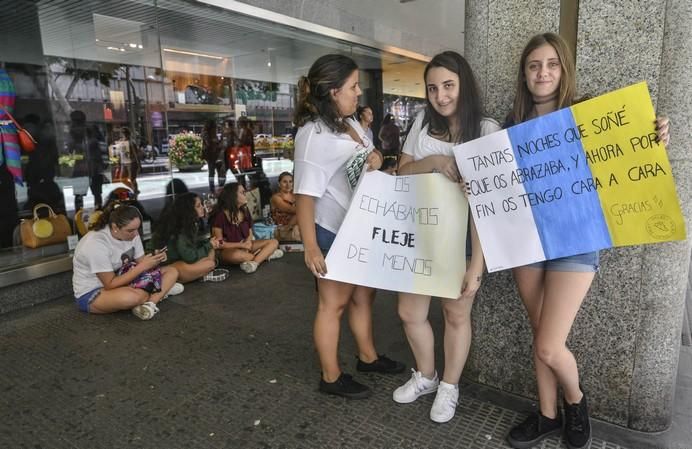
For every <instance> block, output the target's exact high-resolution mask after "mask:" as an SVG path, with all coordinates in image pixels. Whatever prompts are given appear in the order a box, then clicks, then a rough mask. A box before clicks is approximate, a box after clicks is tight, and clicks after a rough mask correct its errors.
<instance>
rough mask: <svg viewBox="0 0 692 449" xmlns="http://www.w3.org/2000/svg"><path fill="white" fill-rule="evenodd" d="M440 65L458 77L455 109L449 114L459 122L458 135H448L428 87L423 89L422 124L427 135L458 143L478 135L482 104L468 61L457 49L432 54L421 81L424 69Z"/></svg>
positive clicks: (426, 71) (427, 69) (424, 76)
mask: <svg viewBox="0 0 692 449" xmlns="http://www.w3.org/2000/svg"><path fill="white" fill-rule="evenodd" d="M436 67H442V68H444V69H447V70H449V71H450V72H452V73H454V74H456V75H457V76H458V77H459V97H458V100H457V110H456V112H455V113H454V115H453V116H452V117H451V119H452V120H455V121H456V122H457V123H458V125H459V135H455V136H452V135H451V133H450V131H449V122H448V121H447V119H446V118H445V117H443V116H442V115H440V114H439V113H438V112H437V111H436V110H435V108H434V107H433V105H432V103H431V102H430V95H429V93H428V89H427V87H426V89H425V100H426V103H427V107H426V108H425V116H424V117H423V126H425V125H428V134H430V135H431V136H437V137H444V138H447V139H448V141H449V142H452V143H461V142H468V141H470V140H473V139H476V138H478V137H480V135H481V123H480V122H481V118H482V117H483V106H482V104H481V97H480V93H479V90H478V84H477V83H476V77H475V76H474V75H473V70H471V66H470V65H469V63H468V61H466V59H464V57H463V56H461V55H460V54H459V53H457V52H454V51H445V52H442V53H439V54H437V55H435V56H434V57H433V58H432V59H431V60H430V62H428V64H427V65H426V66H425V71H424V72H423V81H424V82H425V84H426V86H427V78H428V72H429V71H430V69H433V68H436Z"/></svg>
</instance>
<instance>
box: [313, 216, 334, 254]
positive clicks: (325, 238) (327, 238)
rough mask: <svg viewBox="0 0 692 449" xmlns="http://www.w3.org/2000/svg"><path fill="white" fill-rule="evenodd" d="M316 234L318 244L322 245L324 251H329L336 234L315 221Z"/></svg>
mask: <svg viewBox="0 0 692 449" xmlns="http://www.w3.org/2000/svg"><path fill="white" fill-rule="evenodd" d="M315 234H316V236H317V246H319V247H320V249H321V250H322V252H323V253H325V254H326V253H328V252H329V248H331V247H332V243H334V239H335V238H336V234H334V233H333V232H332V231H329V230H327V229H324V228H323V227H322V226H320V225H318V224H317V223H315Z"/></svg>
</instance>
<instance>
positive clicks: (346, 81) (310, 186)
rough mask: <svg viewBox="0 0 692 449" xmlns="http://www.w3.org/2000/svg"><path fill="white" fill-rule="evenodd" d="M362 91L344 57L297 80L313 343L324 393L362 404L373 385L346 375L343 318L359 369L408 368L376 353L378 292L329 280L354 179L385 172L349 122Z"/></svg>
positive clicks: (329, 59) (299, 175)
mask: <svg viewBox="0 0 692 449" xmlns="http://www.w3.org/2000/svg"><path fill="white" fill-rule="evenodd" d="M360 94H361V90H360V86H359V85H358V66H357V65H356V63H355V62H353V60H352V59H350V58H348V57H346V56H343V55H326V56H322V57H321V58H319V59H318V60H317V61H315V63H314V64H313V65H312V67H310V71H309V72H308V76H307V77H301V79H300V81H299V82H298V104H297V106H296V114H295V119H294V122H295V124H296V126H299V127H300V128H299V129H298V132H297V134H296V138H295V149H296V152H295V161H294V162H295V183H294V191H295V194H296V214H297V217H298V226H299V227H300V234H301V236H302V238H303V244H304V245H305V264H306V265H307V267H308V269H309V270H310V271H311V272H312V273H313V274H314V275H315V277H317V286H318V294H319V306H318V308H317V315H316V317H315V328H314V339H315V347H316V349H317V352H318V355H319V358H320V365H321V367H322V377H321V379H320V382H319V389H320V391H322V392H323V393H327V394H332V395H337V396H343V397H346V398H352V399H360V398H366V397H368V396H370V395H371V390H370V388H369V387H367V386H365V385H363V384H361V383H359V382H356V381H355V380H353V378H352V377H351V376H350V375H348V374H345V373H342V372H341V368H340V367H339V361H338V358H337V349H338V344H339V326H340V322H341V316H342V315H343V312H344V310H345V309H346V308H347V307H348V313H349V323H350V324H351V331H352V332H353V334H354V336H355V339H356V343H357V345H358V363H357V365H356V369H358V370H359V371H370V372H372V371H377V372H381V373H399V372H401V371H403V370H404V369H405V367H404V365H403V364H401V363H399V362H395V361H393V360H390V359H389V358H387V357H386V356H384V355H378V354H377V351H376V350H375V345H374V342H373V335H372V304H373V301H374V299H375V290H374V289H372V288H369V287H362V286H356V285H352V284H346V283H343V282H337V281H333V280H327V279H324V278H323V276H324V275H325V274H326V273H327V266H326V264H325V261H324V254H326V252H327V251H328V250H329V247H330V246H331V244H332V242H333V241H334V238H335V237H336V233H337V231H338V230H339V227H340V226H341V222H342V221H343V219H344V217H345V215H346V210H347V208H348V204H349V202H350V200H351V196H352V195H353V191H352V186H351V185H350V184H349V178H350V179H353V180H357V179H358V174H359V173H360V171H361V170H362V168H363V163H367V164H368V169H375V170H376V169H379V167H380V166H381V165H382V154H381V153H380V152H379V151H377V150H375V148H374V146H373V143H372V141H371V139H368V137H367V136H366V133H365V131H364V130H363V128H362V127H361V125H360V124H359V123H358V121H356V120H354V119H353V118H351V116H352V115H353V113H354V112H356V107H357V106H358V97H359V96H360Z"/></svg>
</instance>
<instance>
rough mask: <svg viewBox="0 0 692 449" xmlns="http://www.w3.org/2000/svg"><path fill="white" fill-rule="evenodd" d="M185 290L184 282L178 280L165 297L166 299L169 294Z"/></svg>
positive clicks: (176, 293) (173, 294) (172, 294)
mask: <svg viewBox="0 0 692 449" xmlns="http://www.w3.org/2000/svg"><path fill="white" fill-rule="evenodd" d="M184 291H185V287H184V286H183V284H181V283H180V282H176V283H175V284H173V287H171V289H170V290H168V291H167V292H166V294H165V295H163V299H166V298H168V297H169V296H175V295H179V294H181V293H182V292H184Z"/></svg>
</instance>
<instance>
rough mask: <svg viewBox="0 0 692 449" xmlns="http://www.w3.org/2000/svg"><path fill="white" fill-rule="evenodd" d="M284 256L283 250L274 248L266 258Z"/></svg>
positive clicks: (272, 258)
mask: <svg viewBox="0 0 692 449" xmlns="http://www.w3.org/2000/svg"><path fill="white" fill-rule="evenodd" d="M283 256H284V252H283V250H281V249H275V250H274V252H273V253H272V254H271V256H269V257H268V258H267V260H274V259H281V258H282V257H283Z"/></svg>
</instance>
